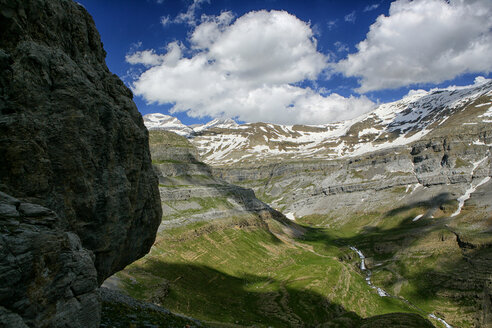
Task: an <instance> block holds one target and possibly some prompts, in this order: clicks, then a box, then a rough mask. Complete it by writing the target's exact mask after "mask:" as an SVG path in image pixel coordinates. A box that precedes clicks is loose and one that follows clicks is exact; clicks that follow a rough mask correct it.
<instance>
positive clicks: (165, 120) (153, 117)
mask: <svg viewBox="0 0 492 328" xmlns="http://www.w3.org/2000/svg"><path fill="white" fill-rule="evenodd" d="M143 119H144V124H145V126H146V127H147V129H149V130H167V131H171V132H174V133H176V134H179V135H181V136H190V135H191V134H192V133H193V129H191V128H190V127H188V126H186V125H184V124H183V123H181V121H180V120H178V119H177V118H176V117H173V116H169V115H164V114H161V113H154V114H147V115H144V117H143Z"/></svg>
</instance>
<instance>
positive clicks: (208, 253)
mask: <svg viewBox="0 0 492 328" xmlns="http://www.w3.org/2000/svg"><path fill="white" fill-rule="evenodd" d="M491 89H492V84H491V83H490V82H489V83H488V84H485V85H479V86H472V87H470V88H468V89H466V88H463V89H462V90H460V91H459V92H458V93H459V94H460V95H461V98H459V99H455V98H453V103H452V105H449V106H448V107H446V106H444V105H443V106H442V107H441V106H438V107H437V109H436V108H434V107H430V105H427V110H426V111H425V113H424V114H422V115H424V116H423V117H417V118H416V117H415V115H416V114H415V111H419V110H420V109H419V108H421V104H420V101H421V100H419V99H420V98H419V99H417V100H415V99H413V102H412V101H409V100H408V99H407V100H405V101H403V104H404V105H405V106H406V107H405V108H403V105H402V104H401V103H395V104H393V105H392V106H393V107H394V108H398V110H402V111H403V112H404V116H407V117H413V122H414V124H413V125H412V126H411V127H410V123H408V122H407V123H405V126H406V127H407V128H406V130H405V129H402V128H401V125H402V124H403V123H399V124H400V128H398V129H394V127H396V126H397V124H396V123H395V121H396V120H397V119H396V117H400V116H398V115H396V116H391V115H389V114H387V115H388V117H392V119H388V120H387V121H384V120H381V121H382V122H385V124H386V125H384V126H383V125H380V126H379V127H378V129H379V130H380V132H378V134H379V135H380V136H381V135H383V134H387V135H388V136H390V137H389V139H387V141H385V142H384V144H385V145H384V147H375V146H374V145H378V143H379V141H377V138H376V139H373V140H372V141H371V145H370V146H369V150H368V151H363V152H361V153H360V151H359V152H357V151H356V152H355V153H354V152H350V151H348V150H346V151H348V152H347V153H346V154H345V155H341V156H339V157H336V156H335V157H333V156H331V155H327V157H328V158H327V159H317V158H316V156H317V155H316V156H311V157H310V156H304V155H305V154H302V152H300V153H301V155H302V156H301V155H299V154H298V155H299V156H301V157H303V159H302V160H301V159H299V158H300V157H296V156H293V155H292V154H291V153H289V152H283V153H282V152H275V151H274V150H275V149H273V151H270V150H267V151H264V152H263V151H262V152H261V154H264V157H262V156H261V154H257V153H253V151H255V150H257V149H258V148H257V146H251V145H252V144H255V143H256V142H257V139H261V140H265V142H266V143H267V145H268V147H271V148H274V147H277V146H276V142H275V140H273V141H272V142H270V140H272V136H271V135H269V134H267V133H265V134H264V135H261V134H259V133H258V129H259V130H266V129H267V126H273V127H272V130H271V131H277V132H278V131H281V130H282V128H279V127H276V126H274V125H271V124H253V125H251V124H247V125H238V124H236V123H235V122H231V121H222V122H221V121H218V120H216V121H214V122H211V123H210V124H208V125H206V126H204V127H199V128H198V129H197V128H196V127H194V128H193V130H192V134H190V130H191V129H190V130H185V132H183V129H182V127H180V130H181V131H176V132H177V133H179V134H181V136H179V135H176V134H173V133H171V132H169V131H173V128H169V129H166V128H163V127H162V126H161V127H160V128H159V127H157V128H156V126H153V127H152V126H150V128H151V131H150V143H151V147H150V148H151V153H152V159H153V162H154V166H155V168H156V169H157V171H158V172H159V173H158V175H159V179H160V185H159V189H160V194H161V201H162V208H163V213H164V216H163V221H162V223H161V226H160V228H159V233H158V237H157V241H156V243H155V244H154V247H153V248H152V250H151V252H150V254H149V255H147V256H146V257H144V258H143V259H142V260H139V261H137V262H135V263H134V264H132V265H130V266H129V267H127V269H125V270H124V271H123V272H121V273H119V274H118V275H117V276H118V279H119V286H120V287H119V288H121V289H123V290H125V291H126V292H128V293H129V294H130V295H132V296H134V297H136V298H139V299H144V300H150V301H152V302H154V303H156V304H160V305H162V306H163V307H165V308H169V309H171V310H172V311H174V312H177V313H182V314H186V315H189V316H191V317H193V318H197V319H199V320H201V321H202V323H203V324H205V325H210V326H213V327H242V326H248V327H249V326H255V327H270V326H273V327H284V326H289V327H308V326H319V327H382V326H385V325H386V326H387V325H388V322H392V323H391V325H390V326H392V327H398V325H400V326H401V327H425V326H426V325H428V326H432V325H434V326H435V327H486V326H487V325H489V324H490V322H491V321H490V320H491V302H490V300H491V291H490V288H491V282H492V280H491V273H492V272H491V270H490V268H491V267H492V248H491V245H492V237H491V235H490V231H491V221H490V220H491V218H492V216H491V214H492V207H491V206H492V204H491V203H490V194H491V192H492V185H491V184H490V183H489V180H490V176H491V159H490V147H491V145H492V134H491V129H490V123H489V122H488V116H487V115H488V112H489V107H490V106H489V105H490V100H491V98H492V97H491V96H492V92H491V91H490V90H491ZM446 92H447V93H449V94H456V92H455V91H452V90H451V91H450V90H448V91H441V92H437V93H436V94H435V95H433V96H432V94H430V95H427V100H426V102H425V103H426V104H429V103H430V104H437V103H438V101H437V100H435V99H433V98H435V97H438V99H442V98H446V99H447V98H449V97H451V96H449V95H448V96H446ZM443 93H444V95H443ZM470 95H472V96H470ZM463 97H464V98H463ZM416 103H417V104H416ZM446 104H449V101H448V102H446ZM381 107H383V108H387V107H388V106H387V105H382V106H381ZM380 111H381V110H380V109H376V110H375V111H374V112H373V113H370V114H368V115H366V116H365V118H363V119H360V120H354V122H355V123H354V122H352V125H349V124H348V123H340V124H339V125H344V126H345V128H344V132H343V135H341V136H340V137H338V138H337V139H336V140H337V142H341V141H340V140H343V139H345V140H348V138H349V137H350V135H352V136H354V135H357V133H358V135H359V139H357V138H355V137H351V138H352V144H353V146H351V147H352V148H353V149H355V148H357V149H362V148H360V147H362V146H360V145H359V144H358V142H359V141H360V139H361V138H362V142H363V141H364V140H366V139H364V137H365V136H366V134H365V133H362V136H361V133H360V131H364V130H365V129H367V125H366V124H363V123H361V122H364V120H367V118H368V117H369V118H370V117H372V118H374V117H375V116H376V115H377V113H379V112H380ZM436 111H439V114H437V113H436ZM442 113H449V116H448V117H444V118H443V114H442ZM156 115H157V114H156ZM157 116H158V115H157ZM429 117H430V118H429ZM144 119H145V120H146V121H147V120H148V118H144ZM161 119H163V120H164V121H165V120H167V118H166V117H161ZM422 121H426V122H428V123H426V124H425V125H423V123H421V122H422ZM415 122H416V123H415ZM419 122H420V123H419ZM161 123H162V122H161ZM381 124H382V123H381ZM164 125H165V124H164ZM176 125H179V124H177V123H176V121H173V126H174V128H175V127H176ZM148 126H149V125H148ZM360 126H362V127H360ZM308 129H320V128H319V127H295V128H294V127H293V128H292V131H295V130H297V131H301V130H308ZM356 129H359V130H358V131H359V132H356V131H357V130H356ZM361 129H362V130H361ZM422 129H424V130H425V134H424V133H421V131H422ZM286 130H287V128H283V131H286ZM238 131H239V132H238ZM385 131H386V132H385ZM388 131H389V132H388ZM410 131H411V132H410ZM237 133H239V135H236V134H237ZM408 134H410V136H408ZM227 135H229V137H227ZM241 135H242V136H243V138H247V141H246V142H243V146H241V145H239V144H234V145H233V146H234V147H231V146H230V145H231V144H227V145H223V142H224V140H226V139H227V140H229V139H230V140H234V142H236V141H237V140H242V139H241V138H242V137H241ZM306 135H310V136H311V137H312V138H314V139H316V138H317V137H316V134H315V133H313V132H309V133H308V132H306ZM306 135H304V136H298V137H297V138H298V139H301V140H302V138H307V137H306ZM313 135H314V137H313ZM415 136H418V137H415ZM217 138H218V139H217ZM354 138H355V139H354ZM402 138H403V139H405V140H406V141H405V142H403V143H402V142H400V141H399V140H401V139H402ZM204 140H206V142H207V144H208V145H209V146H207V147H205V148H204V147H203V145H204V144H205V141H204ZM388 140H389V141H388ZM391 142H394V143H391ZM245 144H249V145H250V146H246V148H244V145H245ZM325 145H326V142H325ZM335 147H337V146H335ZM352 148H347V149H352ZM374 148H378V149H376V150H374ZM207 149H213V151H212V150H211V151H208V150H207ZM224 149H226V150H227V151H223V150H224ZM292 149H294V148H292ZM301 149H302V147H301ZM221 151H222V153H221ZM326 151H330V149H329V148H327V147H326V146H324V147H321V146H320V147H319V152H326ZM248 152H250V153H252V154H254V155H253V157H251V156H245V154H247V153H248ZM292 152H293V150H292ZM218 153H220V154H224V156H225V157H223V158H221V159H220V160H219V158H218V157H217V156H218V155H217V154H218ZM279 156H280V157H279ZM253 158H254V159H255V160H254V161H251V159H253ZM235 159H239V160H235ZM252 191H254V193H253V192H252ZM256 197H258V199H257V198H256ZM282 213H283V214H282ZM360 255H363V256H364V267H361V258H360ZM369 272H370V284H369V283H368V281H367V275H368V273H369ZM391 320H393V321H391Z"/></svg>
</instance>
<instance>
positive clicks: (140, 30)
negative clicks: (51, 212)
mask: <svg viewBox="0 0 492 328" xmlns="http://www.w3.org/2000/svg"><path fill="white" fill-rule="evenodd" d="M78 2H79V3H80V4H82V5H83V6H84V7H85V8H86V9H87V10H88V11H89V13H90V14H91V15H92V16H93V18H94V21H95V23H96V26H97V28H98V30H99V32H100V34H101V39H102V42H103V44H104V48H105V50H106V52H107V57H106V62H107V65H108V67H109V69H110V70H111V71H112V72H113V73H115V74H117V75H118V76H119V77H120V78H121V79H122V80H123V81H124V82H125V84H126V85H127V86H128V87H129V88H130V89H131V90H132V91H133V94H134V101H135V103H136V104H137V107H138V109H139V111H140V112H141V113H142V114H143V115H145V114H149V113H157V112H158V113H163V114H168V115H172V116H175V117H177V118H179V119H180V120H181V121H182V122H183V123H184V124H188V125H189V124H200V123H205V122H208V121H210V120H211V119H213V118H233V119H235V120H236V121H238V122H270V123H277V124H325V123H329V122H336V121H341V120H347V119H352V118H355V117H358V116H360V115H362V114H364V113H366V112H368V111H371V110H372V109H374V108H375V107H376V106H377V105H378V104H380V103H385V102H390V101H395V100H398V99H401V98H402V97H404V96H405V95H406V94H408V93H409V92H410V91H411V90H418V89H424V90H430V89H432V88H437V87H447V86H450V85H469V84H473V83H474V81H475V78H476V77H477V76H483V77H486V78H490V77H492V74H491V71H492V0H413V1H410V0H396V1H389V0H374V1H334V0H304V1H300V0H264V1H256V0H248V1H238V0H78Z"/></svg>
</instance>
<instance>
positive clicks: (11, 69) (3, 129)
mask: <svg viewBox="0 0 492 328" xmlns="http://www.w3.org/2000/svg"><path fill="white" fill-rule="evenodd" d="M105 55H106V53H105V51H104V49H103V46H102V43H101V41H100V36H99V33H98V32H97V30H96V27H95V24H94V21H93V20H92V18H91V16H90V15H89V14H88V13H87V11H86V10H85V9H84V8H83V7H82V6H81V5H79V4H77V3H75V2H73V1H68V0H27V1H20V0H12V1H10V0H1V1H0V190H1V191H2V192H5V193H6V194H8V195H10V196H13V197H15V198H17V199H19V201H17V200H16V201H14V203H15V204H17V205H15V204H12V202H11V203H6V202H7V200H5V199H6V198H5V199H3V198H2V202H3V203H5V204H6V205H5V206H7V205H8V206H7V207H8V209H9V211H8V213H10V214H8V215H7V214H5V213H3V214H5V215H2V216H1V218H0V224H1V227H2V243H4V244H5V245H7V246H8V248H9V251H8V252H9V253H8V254H10V255H9V256H11V257H12V261H14V262H18V260H15V258H16V257H19V256H28V257H27V258H29V256H30V257H35V258H39V257H41V259H39V260H38V261H37V262H34V263H32V264H29V263H27V264H26V266H22V265H21V266H20V267H18V268H16V269H15V270H14V271H15V272H17V274H16V275H15V274H10V273H9V272H10V271H8V270H6V271H3V270H2V271H0V272H1V273H0V281H1V288H2V293H1V294H0V295H1V297H0V306H2V313H3V312H12V313H17V314H19V315H21V316H22V317H23V318H24V320H25V323H26V324H27V325H28V326H40V327H45V326H46V327H52V326H53V327H57V326H63V327H72V326H73V327H79V326H80V327H95V326H97V325H98V322H99V320H98V314H97V313H98V311H94V318H92V319H91V320H89V321H84V322H83V321H80V320H78V319H79V318H80V316H78V315H73V313H72V312H70V311H67V312H64V311H65V310H64V309H66V308H67V306H68V305H69V304H71V303H73V302H75V300H78V302H79V303H78V304H79V305H78V306H79V307H80V311H89V312H92V309H91V308H90V307H85V306H84V305H83V304H84V301H83V300H82V299H81V297H79V294H80V293H89V294H90V295H92V294H91V290H92V291H93V289H94V288H96V286H97V283H96V280H94V279H95V277H94V275H95V274H96V272H97V281H98V282H99V283H101V282H102V281H103V280H104V279H105V278H106V277H108V276H110V275H111V274H113V273H114V272H116V271H118V270H120V269H122V268H124V267H125V266H126V265H127V264H129V263H131V262H133V261H134V260H136V259H138V258H140V257H142V256H143V255H144V254H146V253H147V252H148V250H149V249H150V247H151V246H152V243H153V241H154V239H155V233H156V230H157V227H158V226H159V222H160V220H161V207H160V199H159V192H158V186H157V185H158V180H157V177H156V175H155V173H154V171H153V169H152V164H151V160H150V153H149V147H148V132H147V130H146V128H145V126H144V124H143V120H142V117H141V115H140V114H139V112H138V110H137V108H136V106H135V104H134V103H133V101H132V97H133V96H132V93H131V91H130V90H129V89H128V88H127V87H125V85H124V84H123V82H122V81H121V80H120V79H119V78H118V77H117V76H116V75H114V74H112V73H111V72H110V71H109V70H108V68H107V67H106V64H105ZM2 197H3V196H2ZM5 197H6V196H5ZM24 203H26V204H34V205H32V206H42V207H43V208H45V210H43V211H42V212H43V213H44V214H43V217H44V215H45V214H46V213H48V212H49V213H51V214H49V215H48V214H47V215H48V216H49V224H45V223H44V221H43V220H37V219H36V220H34V219H32V218H31V216H29V215H28V213H24V212H22V204H24ZM18 204H20V205H18ZM9 206H10V207H9ZM12 206H14V207H13V208H12ZM19 206H21V207H19ZM29 206H31V205H29ZM48 209H49V210H48ZM51 211H52V212H51ZM16 213H17V214H16ZM38 214H39V213H34V214H33V215H34V217H36V218H37V217H38V216H39V215H38ZM12 215H13V217H17V219H15V220H17V221H15V220H14V219H11V218H12ZM40 215H41V214H40ZM19 218H20V219H19ZM13 227H15V228H13ZM44 242H46V245H43V243H44ZM7 246H6V247H7ZM17 246H19V247H21V246H22V247H21V249H20V248H19V249H16V247H17ZM41 246H42V247H41ZM2 251H4V250H3V249H2ZM29 254H32V255H29ZM50 254H51V255H50ZM76 254H79V255H76ZM43 259H44V260H43ZM70 259H71V260H70ZM6 261H7V262H8V263H12V262H11V259H7V260H6ZM70 261H71V262H70ZM92 261H94V262H92ZM19 263H24V262H22V261H21V262H19ZM70 263H72V264H70ZM2 264H4V263H3V262H2ZM65 266H69V267H65ZM81 267H85V269H84V270H82V269H81ZM74 272H75V275H74ZM55 273H56V279H55V280H50V277H51V274H55ZM79 275H82V277H81V279H82V280H84V279H85V280H84V281H86V282H85V283H84V287H83V288H78V286H75V285H74V284H77V281H79V280H78V278H77V277H78V276H79ZM14 277H15V279H17V280H12V279H14ZM60 279H61V282H60ZM89 282H90V283H89ZM32 284H37V285H36V286H34V287H32ZM17 285H21V286H23V288H20V289H18V290H15V292H14V291H13V289H15V286H17ZM27 286H30V287H27ZM49 286H51V287H49ZM31 287H32V288H31ZM26 288H27V290H26ZM38 289H39V290H40V291H41V292H40V294H37V293H36V296H35V297H31V296H29V295H31V294H29V293H33V292H35V291H36V290H38ZM23 291H24V292H26V293H27V294H23ZM43 293H44V294H43ZM46 293H48V294H49V296H48V294H46ZM43 295H44V296H43ZM37 297H41V298H43V302H44V303H42V302H41V303H37V304H36V307H35V308H33V307H30V306H29V305H28V303H29V302H31V303H33V304H34V303H36V299H37ZM91 297H92V296H91ZM27 298H28V299H29V300H26V299H27ZM55 301H56V304H55V303H54V302H55ZM26 302H27V303H26ZM91 302H92V303H94V299H92V301H91ZM92 303H91V304H92ZM94 304H95V307H97V306H98V305H97V304H98V303H97V302H95V303H94ZM74 311H75V310H74Z"/></svg>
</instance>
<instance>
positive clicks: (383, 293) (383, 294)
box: [350, 246, 453, 328]
mask: <svg viewBox="0 0 492 328" xmlns="http://www.w3.org/2000/svg"><path fill="white" fill-rule="evenodd" d="M350 249H351V250H353V251H354V252H356V253H357V255H358V256H359V258H360V269H361V270H362V272H364V273H365V274H366V282H367V284H368V285H369V286H370V287H371V288H372V289H376V290H377V292H378V295H379V296H381V297H393V298H398V299H401V300H403V301H404V302H405V303H407V304H409V305H411V306H412V307H414V308H416V309H417V310H419V311H422V310H421V309H419V308H418V307H417V306H415V305H413V304H412V303H410V301H408V300H406V299H404V298H403V297H400V296H393V295H391V294H388V293H387V292H386V291H385V290H384V289H382V288H380V287H377V286H374V284H373V283H372V281H371V276H372V271H371V270H369V269H368V268H367V267H366V257H365V256H364V253H362V251H361V250H360V249H358V248H356V247H354V246H350ZM422 312H423V311H422ZM428 316H429V317H430V318H432V319H435V320H437V321H439V322H441V323H442V324H443V325H444V326H445V327H446V328H453V326H451V325H450V324H449V323H447V322H446V321H444V319H442V318H439V317H437V316H436V315H435V314H432V313H431V314H429V315H428Z"/></svg>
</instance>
